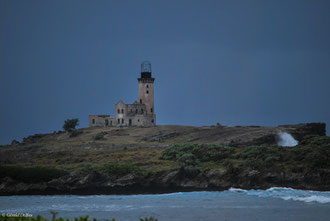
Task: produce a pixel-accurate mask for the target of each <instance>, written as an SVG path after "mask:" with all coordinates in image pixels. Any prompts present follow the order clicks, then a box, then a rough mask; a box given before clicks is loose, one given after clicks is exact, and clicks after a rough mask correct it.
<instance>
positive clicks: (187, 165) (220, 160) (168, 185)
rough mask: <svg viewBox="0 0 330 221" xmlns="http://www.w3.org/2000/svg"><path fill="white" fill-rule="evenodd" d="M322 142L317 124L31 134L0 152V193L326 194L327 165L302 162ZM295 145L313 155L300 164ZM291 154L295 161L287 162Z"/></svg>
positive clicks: (321, 125)
mask: <svg viewBox="0 0 330 221" xmlns="http://www.w3.org/2000/svg"><path fill="white" fill-rule="evenodd" d="M278 132H288V133H290V134H292V136H293V137H294V138H295V139H297V140H298V141H299V142H300V144H299V146H298V147H295V148H292V147H291V149H288V148H283V147H282V148H280V147H277V146H276V143H277V139H278V137H277V133H278ZM308 139H312V140H308ZM328 141H329V148H330V140H329V139H328V137H326V136H325V124H324V123H308V124H297V125H282V126H278V127H260V126H236V127H226V126H205V127H194V126H178V125H165V126H157V127H123V128H118V127H94V128H81V129H77V130H75V131H73V132H71V133H65V132H54V133H51V134H36V135H33V136H29V137H26V138H24V139H23V141H22V142H21V143H13V144H12V145H7V146H2V147H1V148H0V165H1V167H0V170H1V173H2V175H1V176H0V179H1V185H0V194H2V195H6V194H65V193H70V194H91V193H120V192H122V193H129V192H135V193H138V192H171V191H176V190H191V189H224V188H228V187H231V186H238V187H245V188H253V187H256V188H266V187H269V186H273V185H286V186H293V187H300V188H312V189H329V185H328V182H329V180H328V178H327V179H326V180H324V179H325V178H324V176H325V175H326V174H330V172H329V168H328V165H321V167H319V168H320V169H318V167H316V166H314V167H313V168H312V169H313V170H311V167H310V165H311V164H309V161H308V159H312V161H313V160H316V161H317V160H319V157H317V156H316V157H314V158H313V156H314V155H315V154H316V155H317V154H320V153H321V152H322V153H323V151H326V152H324V153H325V157H330V156H326V154H328V152H327V151H328V149H329V148H328V146H327V145H328V143H327V142H328ZM317 142H319V143H320V142H321V143H320V145H319V144H315V143H317ZM324 145H325V146H326V147H325V148H323V146H324ZM319 146H322V148H323V149H320V148H318V147H319ZM314 147H315V148H314ZM299 148H300V149H301V150H304V151H305V152H304V153H305V155H306V153H309V152H310V153H312V154H314V155H312V156H309V155H308V156H309V158H308V159H307V158H306V156H307V155H306V156H305V155H303V154H300V153H299V151H300V149H299ZM304 148H305V149H304ZM306 148H307V149H306ZM310 148H314V149H315V151H319V152H315V153H314V152H313V151H314V149H310ZM164 150H166V151H165V152H164ZM196 150H197V152H196ZM199 150H203V151H199ZM173 151H174V152H175V154H174V155H173V154H172V155H171V153H172V152H173ZM258 151H259V152H258ZM294 151H298V152H294ZM254 152H257V154H255V153H254ZM169 153H170V154H169ZM297 153H299V154H298V155H299V156H301V159H300V160H299V159H292V158H294V156H295V155H297ZM166 154H169V155H166ZM329 154H330V153H329ZM321 155H322V154H321ZM323 155H324V154H323ZM206 156H207V157H206ZM259 158H260V159H259ZM305 158H306V159H305ZM251 159H254V160H252V161H254V162H252V161H251ZM327 159H328V158H327ZM319 162H323V161H321V160H320V161H319ZM312 163H313V162H312ZM305 164H306V165H305ZM269 169H270V170H269ZM267 173H268V175H267V176H266V177H265V174H267ZM283 173H284V175H283ZM308 173H309V174H310V173H313V176H317V175H318V174H319V177H318V178H317V177H316V178H315V177H314V181H313V182H309V181H306V180H305V179H306V178H308V179H307V180H310V179H309V178H310V177H306V174H308ZM19 174H21V175H19ZM285 174H286V175H285ZM288 174H290V175H289V176H288ZM322 174H323V175H322ZM309 176H311V174H310V175H309ZM251 177H252V178H253V179H252V178H251ZM329 177H330V176H329ZM292 179H293V180H292ZM212 180H213V181H212ZM256 180H257V181H256ZM299 182H301V183H299Z"/></svg>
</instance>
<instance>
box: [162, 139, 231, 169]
mask: <svg viewBox="0 0 330 221" xmlns="http://www.w3.org/2000/svg"><path fill="white" fill-rule="evenodd" d="M234 151H235V148H233V147H226V146H221V145H217V144H177V145H173V146H170V147H168V148H166V149H165V150H164V152H163V153H162V155H161V157H160V159H162V160H174V161H177V162H180V163H181V164H182V165H184V166H197V165H199V164H200V162H208V161H215V162H218V161H221V160H223V159H225V158H228V157H229V156H230V155H231V154H232V153H234Z"/></svg>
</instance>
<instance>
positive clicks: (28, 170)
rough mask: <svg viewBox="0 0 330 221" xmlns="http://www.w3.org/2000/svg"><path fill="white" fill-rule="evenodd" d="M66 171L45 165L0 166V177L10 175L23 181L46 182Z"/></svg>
mask: <svg viewBox="0 0 330 221" xmlns="http://www.w3.org/2000/svg"><path fill="white" fill-rule="evenodd" d="M65 174H67V172H65V171H63V170H58V169H53V168H47V167H41V166H36V167H21V166H0V178H3V177H6V176H8V177H11V178H12V179H15V180H18V181H22V182H25V183H38V182H48V181H50V180H52V179H56V178H59V177H61V176H63V175H65Z"/></svg>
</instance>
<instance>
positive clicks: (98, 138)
mask: <svg viewBox="0 0 330 221" xmlns="http://www.w3.org/2000/svg"><path fill="white" fill-rule="evenodd" d="M106 134H107V133H106V132H100V133H98V134H96V135H95V137H94V140H104V135H106Z"/></svg>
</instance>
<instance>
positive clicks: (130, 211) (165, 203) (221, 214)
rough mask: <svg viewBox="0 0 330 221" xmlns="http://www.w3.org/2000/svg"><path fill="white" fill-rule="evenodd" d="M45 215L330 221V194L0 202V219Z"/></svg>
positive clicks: (233, 192) (287, 191) (121, 220)
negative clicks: (21, 214)
mask: <svg viewBox="0 0 330 221" xmlns="http://www.w3.org/2000/svg"><path fill="white" fill-rule="evenodd" d="M50 211H57V212H59V216H62V217H65V218H72V217H78V216H84V215H89V216H90V217H92V218H98V219H109V220H111V218H112V217H115V218H116V220H117V221H131V220H132V221H134V220H135V221H138V220H139V218H140V217H149V216H153V217H155V218H157V219H158V220H159V221H165V220H166V221H167V220H187V221H188V220H189V221H192V220H196V221H197V220H198V221H200V220H203V221H213V220H214V221H225V220H226V221H249V220H251V221H252V220H253V221H259V220H260V221H273V220H274V221H285V220H288V221H291V220H299V221H303V220H308V221H310V220H312V221H321V220H322V221H329V220H330V192H318V191H305V190H295V189H291V188H277V187H274V188H270V189H268V190H242V189H235V188H231V189H229V190H228V191H219V192H184V193H181V192H180V193H171V194H150V195H148V194H147V195H92V196H71V195H65V196H1V197H0V215H1V214H3V213H29V214H32V215H33V216H37V215H38V214H40V215H42V216H45V217H48V218H51V215H50Z"/></svg>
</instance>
